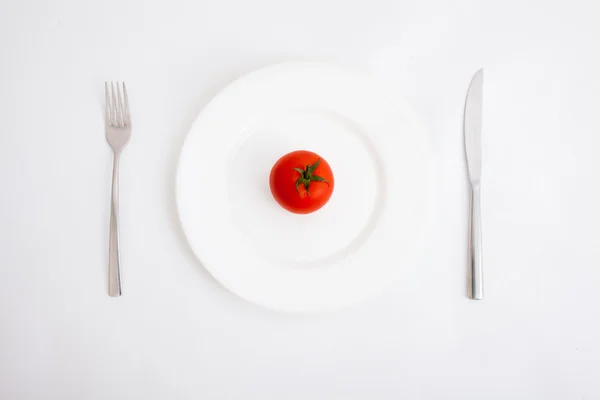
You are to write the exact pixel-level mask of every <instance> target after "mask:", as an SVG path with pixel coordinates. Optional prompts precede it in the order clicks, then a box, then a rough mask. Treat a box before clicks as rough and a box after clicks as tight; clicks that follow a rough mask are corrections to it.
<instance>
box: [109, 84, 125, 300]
mask: <svg viewBox="0 0 600 400" xmlns="http://www.w3.org/2000/svg"><path fill="white" fill-rule="evenodd" d="M104 90H105V92H106V116H105V125H106V140H107V142H108V144H109V145H110V147H111V148H112V150H113V174H112V197H111V207H110V237H109V242H108V243H109V245H108V295H109V296H112V297H118V296H120V295H121V266H120V264H121V262H120V256H119V158H120V157H121V152H122V151H123V149H124V148H125V146H126V145H127V143H128V142H129V138H130V137H131V115H130V113H129V101H128V99H127V89H126V88H125V83H124V82H121V85H119V82H117V84H116V85H115V84H114V82H111V83H110V85H109V83H108V82H104Z"/></svg>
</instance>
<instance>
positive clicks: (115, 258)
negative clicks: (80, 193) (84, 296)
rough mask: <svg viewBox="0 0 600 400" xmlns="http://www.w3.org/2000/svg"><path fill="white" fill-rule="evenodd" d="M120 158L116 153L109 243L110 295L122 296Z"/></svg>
mask: <svg viewBox="0 0 600 400" xmlns="http://www.w3.org/2000/svg"><path fill="white" fill-rule="evenodd" d="M119 156H120V154H119V153H118V152H115V153H114V158H113V175H112V196H111V206H110V236H109V242H108V295H109V296H112V297H119V296H120V295H121V265H120V264H121V261H120V256H119Z"/></svg>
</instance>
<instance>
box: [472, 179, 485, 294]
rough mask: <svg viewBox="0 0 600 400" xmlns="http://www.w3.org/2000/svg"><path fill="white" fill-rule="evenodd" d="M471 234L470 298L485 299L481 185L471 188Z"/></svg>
mask: <svg viewBox="0 0 600 400" xmlns="http://www.w3.org/2000/svg"><path fill="white" fill-rule="evenodd" d="M469 230H470V234H469V270H470V271H469V272H470V275H471V284H470V287H469V289H470V290H469V297H470V298H471V299H472V300H482V299H483V251H482V245H481V242H482V240H481V196H480V190H479V185H473V186H472V187H471V220H470V229H469Z"/></svg>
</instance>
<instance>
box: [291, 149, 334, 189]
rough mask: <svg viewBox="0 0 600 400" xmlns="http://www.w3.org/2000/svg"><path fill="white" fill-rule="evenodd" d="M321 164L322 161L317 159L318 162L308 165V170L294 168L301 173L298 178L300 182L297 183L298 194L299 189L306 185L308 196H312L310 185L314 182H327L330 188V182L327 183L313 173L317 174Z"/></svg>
mask: <svg viewBox="0 0 600 400" xmlns="http://www.w3.org/2000/svg"><path fill="white" fill-rule="evenodd" d="M320 163H321V159H320V158H319V159H317V161H316V162H315V163H314V164H313V165H310V164H306V169H302V168H294V170H295V171H297V172H298V173H300V177H299V178H298V180H297V181H296V192H298V194H300V190H298V187H299V186H300V185H304V189H306V194H307V195H309V196H310V190H309V188H310V184H311V183H312V182H325V183H326V184H327V186H329V182H328V181H327V179H325V178H323V177H321V176H318V175H313V173H314V172H315V170H316V169H317V167H318V166H319V164H320Z"/></svg>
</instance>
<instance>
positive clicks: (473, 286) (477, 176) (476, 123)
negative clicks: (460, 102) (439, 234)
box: [464, 69, 483, 300]
mask: <svg viewBox="0 0 600 400" xmlns="http://www.w3.org/2000/svg"><path fill="white" fill-rule="evenodd" d="M482 99H483V69H480V70H479V71H477V73H476V74H475V76H474V77H473V79H472V80H471V84H470V85H469V90H468V92H467V99H466V102H465V115H464V133H465V152H466V155H467V166H468V170H469V181H470V183H471V202H470V204H471V205H470V222H469V232H470V233H469V275H470V281H471V282H470V285H469V298H471V299H472V300H482V299H483V252H482V237H481V201H480V189H481V120H482V115H481V114H482V113H481V110H482Z"/></svg>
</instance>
